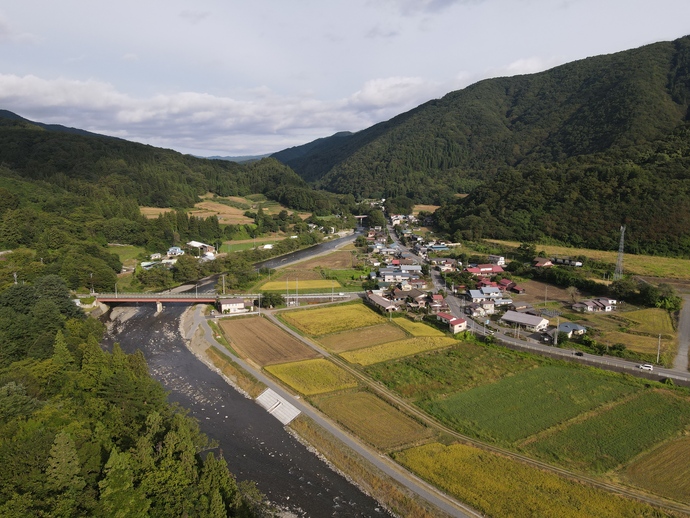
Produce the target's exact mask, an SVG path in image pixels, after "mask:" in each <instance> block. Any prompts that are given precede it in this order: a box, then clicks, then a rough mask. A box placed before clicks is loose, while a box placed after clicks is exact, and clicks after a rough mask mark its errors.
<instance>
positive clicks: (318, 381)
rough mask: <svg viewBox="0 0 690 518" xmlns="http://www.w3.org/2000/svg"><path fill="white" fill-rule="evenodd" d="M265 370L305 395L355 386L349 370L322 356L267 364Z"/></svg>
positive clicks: (355, 382)
mask: <svg viewBox="0 0 690 518" xmlns="http://www.w3.org/2000/svg"><path fill="white" fill-rule="evenodd" d="M266 370H267V371H268V372H270V373H271V374H273V375H274V376H275V377H276V378H278V379H279V380H281V381H282V382H284V383H286V384H287V385H289V386H290V387H292V388H293V389H295V390H296V391H298V392H300V393H301V394H304V395H305V396H312V395H314V394H323V393H325V392H333V391H336V390H343V389H349V388H354V387H356V386H357V380H356V379H355V378H354V377H353V376H352V375H351V374H350V373H349V372H347V371H345V370H343V369H341V368H340V367H338V366H337V365H335V364H333V363H331V362H329V361H328V360H325V359H323V358H317V359H315V360H304V361H300V362H293V363H281V364H280V365H269V366H268V367H266Z"/></svg>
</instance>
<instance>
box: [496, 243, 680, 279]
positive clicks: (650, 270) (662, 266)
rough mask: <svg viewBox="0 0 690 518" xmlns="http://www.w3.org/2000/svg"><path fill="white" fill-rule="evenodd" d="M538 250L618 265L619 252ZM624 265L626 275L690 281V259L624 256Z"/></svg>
mask: <svg viewBox="0 0 690 518" xmlns="http://www.w3.org/2000/svg"><path fill="white" fill-rule="evenodd" d="M487 241H490V242H492V243H497V244H500V245H505V246H509V247H512V248H517V247H519V246H520V243H518V242H517V241H501V240H498V239H487ZM537 249H538V250H544V251H545V252H546V254H547V255H548V256H554V255H558V256H561V257H575V256H578V255H583V256H585V257H588V258H590V259H595V260H597V261H604V262H608V263H611V264H613V265H615V264H616V260H617V258H618V252H615V251H605V250H591V249H588V248H567V247H564V246H552V245H537ZM623 265H624V268H625V273H632V274H635V275H647V276H650V277H660V278H669V279H686V280H687V279H690V260H688V259H677V258H673V257H659V256H650V255H634V254H624V257H623Z"/></svg>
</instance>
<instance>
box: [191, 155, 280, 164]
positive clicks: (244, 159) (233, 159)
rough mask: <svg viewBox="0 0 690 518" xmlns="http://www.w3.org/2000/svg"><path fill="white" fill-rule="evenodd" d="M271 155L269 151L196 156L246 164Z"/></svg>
mask: <svg viewBox="0 0 690 518" xmlns="http://www.w3.org/2000/svg"><path fill="white" fill-rule="evenodd" d="M269 156H271V154H270V153H267V154H265V155H245V156H216V155H214V156H207V157H198V158H208V159H209V160H227V161H228V162H237V163H238V164H246V163H248V162H256V161H257V160H261V159H262V158H267V157H269Z"/></svg>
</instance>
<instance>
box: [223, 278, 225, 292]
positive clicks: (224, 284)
mask: <svg viewBox="0 0 690 518" xmlns="http://www.w3.org/2000/svg"><path fill="white" fill-rule="evenodd" d="M223 295H225V274H223Z"/></svg>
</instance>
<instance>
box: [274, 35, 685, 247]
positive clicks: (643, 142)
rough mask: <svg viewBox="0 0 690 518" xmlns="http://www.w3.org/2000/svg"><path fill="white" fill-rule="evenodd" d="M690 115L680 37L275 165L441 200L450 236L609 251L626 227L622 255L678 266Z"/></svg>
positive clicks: (351, 189)
mask: <svg viewBox="0 0 690 518" xmlns="http://www.w3.org/2000/svg"><path fill="white" fill-rule="evenodd" d="M689 106H690V37H684V38H681V39H678V40H676V41H673V42H663V43H656V44H653V45H648V46H645V47H641V48H638V49H634V50H629V51H625V52H620V53H616V54H611V55H605V56H597V57H592V58H588V59H584V60H581V61H576V62H573V63H568V64H566V65H562V66H559V67H556V68H554V69H551V70H548V71H546V72H542V73H538V74H530V75H523V76H516V77H508V78H497V79H488V80H485V81H481V82H479V83H476V84H474V85H471V86H469V87H467V88H465V89H463V90H460V91H456V92H452V93H449V94H448V95H446V96H444V97H443V98H442V99H438V100H433V101H430V102H428V103H425V104H423V105H421V106H419V107H418V108H415V109H414V110H411V111H410V112H407V113H404V114H401V115H399V116H397V117H395V118H393V119H391V120H389V121H386V122H383V123H380V124H377V125H375V126H372V127H371V128H368V129H366V130H362V131H360V132H358V133H354V134H338V135H334V136H332V137H329V138H326V139H320V140H319V141H315V142H313V143H310V144H307V145H305V146H301V147H297V148H291V149H288V150H284V151H281V152H279V153H275V154H274V155H273V156H274V157H275V158H277V159H279V160H281V161H282V162H283V163H285V164H287V165H289V166H290V167H292V168H293V169H294V170H295V171H296V172H297V173H298V174H299V175H300V176H301V177H302V178H304V179H305V180H307V181H308V182H310V184H312V185H314V186H317V187H321V188H324V189H327V190H331V191H334V192H338V193H350V194H353V195H354V196H355V197H356V198H359V197H376V198H380V197H384V198H396V197H397V198H402V197H407V198H409V199H411V200H413V201H415V202H417V203H438V204H443V205H445V207H444V209H443V210H442V211H441V212H440V213H439V223H440V226H441V228H442V229H443V230H445V231H447V232H448V233H449V234H456V233H457V236H458V238H461V237H480V236H483V237H504V238H511V239H519V240H537V239H542V240H544V239H548V240H552V241H558V242H563V243H567V244H571V245H578V246H579V245H583V246H589V247H593V248H608V249H610V248H614V249H615V248H616V244H617V239H618V231H619V228H620V225H621V224H622V223H626V222H627V223H628V225H629V226H628V229H629V234H628V235H629V237H630V241H629V243H630V245H631V248H630V250H631V251H635V252H647V253H658V254H672V255H685V256H687V255H689V254H690V225H689V224H688V216H687V214H688V191H689V190H690V185H689V184H690V178H689V177H688V174H687V170H688V153H689V152H690V132H689V131H688V128H687V126H686V124H687V121H688V118H689V112H688V107H689ZM459 193H471V195H470V196H469V197H468V198H464V199H456V198H455V197H456V195H457V194H459ZM626 237H627V236H626Z"/></svg>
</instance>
